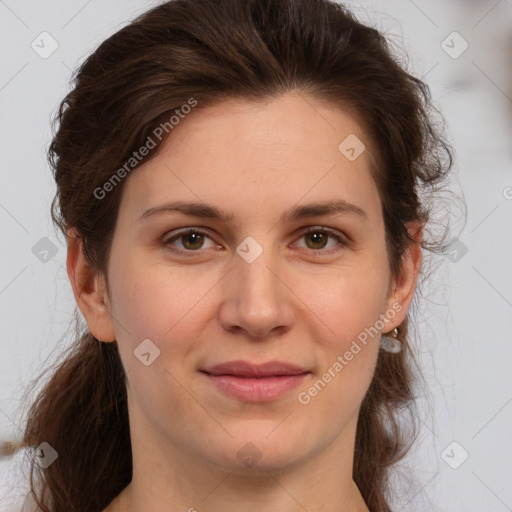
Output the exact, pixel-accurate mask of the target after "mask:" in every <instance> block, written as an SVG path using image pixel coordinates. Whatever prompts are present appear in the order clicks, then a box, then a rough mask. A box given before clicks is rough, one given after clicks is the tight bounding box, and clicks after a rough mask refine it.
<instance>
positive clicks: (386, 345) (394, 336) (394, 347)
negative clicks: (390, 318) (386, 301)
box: [380, 327, 402, 354]
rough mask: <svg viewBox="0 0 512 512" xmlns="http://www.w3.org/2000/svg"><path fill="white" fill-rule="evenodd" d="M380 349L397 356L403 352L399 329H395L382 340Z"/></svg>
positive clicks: (382, 337)
mask: <svg viewBox="0 0 512 512" xmlns="http://www.w3.org/2000/svg"><path fill="white" fill-rule="evenodd" d="M380 348H381V349H382V350H385V351H386V352H390V353H391V354H397V353H398V352H400V351H401V350H402V343H401V342H400V340H399V339H398V329H397V328H396V327H395V328H394V329H393V330H392V331H391V332H388V333H386V334H384V335H382V336H381V338H380Z"/></svg>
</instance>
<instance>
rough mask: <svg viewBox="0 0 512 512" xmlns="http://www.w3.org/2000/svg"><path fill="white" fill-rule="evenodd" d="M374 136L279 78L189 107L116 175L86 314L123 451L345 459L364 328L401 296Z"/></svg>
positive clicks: (222, 464) (390, 320)
mask: <svg viewBox="0 0 512 512" xmlns="http://www.w3.org/2000/svg"><path fill="white" fill-rule="evenodd" d="M347 137H350V138H349V139H348V140H347V141H346V142H344V143H343V141H345V139H346V138H347ZM355 137H357V139H356V138H355ZM361 141H362V142H363V143H364V144H366V150H363V146H362V145H361ZM341 143H343V144H341ZM340 144H341V148H340ZM352 149H353V151H352ZM361 151H362V153H361ZM369 151H370V147H369V141H368V139H367V136H366V134H365V133H364V132H363V130H362V127H361V126H360V125H359V124H358V123H357V122H356V120H355V119H354V118H353V117H351V116H350V115H349V114H348V113H347V112H345V111H343V110H340V109H338V108H336V107H335V106H334V105H332V104H328V103H322V102H319V101H316V100H313V99H312V98H307V99H306V97H302V96H300V95H298V94H292V93H287V94H286V95H284V96H281V97H280V98H278V99H276V100H273V101H271V102H268V103H265V104H263V103H251V102H247V101H241V100H239V101H235V100H230V101H226V102H223V103H222V104H218V105H216V106H214V107H208V108H205V109H202V110H199V109H197V110H196V111H192V113H191V114H189V115H188V116H187V117H186V118H185V119H183V120H181V122H180V123H179V124H178V125H177V126H175V127H174V129H173V132H172V134H171V136H170V138H169V139H168V141H167V143H166V144H165V146H164V147H163V148H162V151H161V152H160V153H159V154H158V156H156V157H155V158H154V159H152V160H150V161H148V162H147V163H145V164H143V165H142V166H140V167H139V168H137V169H136V170H134V171H133V172H132V174H131V175H130V176H129V177H128V178H126V179H127V182H126V183H125V188H124V191H123V197H122V201H121V204H120V209H119V215H118V220H117V225H116V228H115V233H114V237H113V241H112V247H111V253H110V259H109V264H108V279H109V296H108V303H109V307H110V310H111V317H109V318H104V319H103V320H102V321H100V322H99V323H98V324H97V325H102V326H103V328H104V329H105V325H106V324H107V323H108V322H109V321H111V324H110V325H111V329H112V337H115V339H116V340H117V344H118V347H119V351H120V355H121V359H122V363H123V366H124V368H125V370H126V375H127V380H126V385H127V389H128V397H129V407H130V426H131V430H132V444H134V456H136V455H137V454H138V455H139V456H142V453H143V454H144V456H145V457H150V458H152V460H154V461H156V460H159V457H162V454H166V456H167V454H169V453H172V454H173V456H174V457H175V459H173V460H181V461H182V462H183V464H185V463H186V462H185V461H189V462H190V461H198V462H200V463H201V464H202V465H205V464H206V465H208V464H211V465H212V466H215V467H217V468H228V469H236V470H237V471H241V470H246V469H247V468H250V467H252V466H253V465H255V464H257V466H258V467H260V468H264V469H267V470H276V469H278V468H281V469H284V468H289V467H293V466H296V465H297V464H299V463H302V462H305V461H308V460H313V459H314V458H315V457H316V456H320V455H323V456H326V455H327V454H329V455H328V456H329V457H333V458H336V459H337V460H339V458H340V457H343V458H345V459H347V458H349V457H351V456H352V454H351V452H352V450H353V442H354V435H355V429H356V423H357V417H358V412H359V408H360V405H361V402H362V400H363V397H364V395H365V393H366V391H367V389H368V386H369V384H370V382H371V379H372V376H373V373H374V368H375V364H376V359H377V354H378V348H379V338H380V334H379V335H376V334H375V329H378V331H384V332H388V331H390V330H392V329H393V328H394V327H395V326H397V325H399V324H400V322H401V321H402V320H403V319H404V317H405V314H406V309H407V307H408V305H409V302H410V299H411V298H412V280H411V279H412V278H410V279H408V278H407V277H406V278H404V279H403V280H402V281H399V282H395V281H394V280H393V279H392V277H391V274H390V269H389V263H388V260H387V255H386V246H385V237H384V234H385V233H384V222H383V217H382V211H381V202H380V199H379V195H378V192H377V188H376V185H375V183H374V181H373V179H372V177H371V175H370V170H369V165H370V160H369ZM359 153H361V154H360V155H359V156H358V154H359ZM178 202H179V203H180V205H181V206H180V208H179V211H178V209H174V208H173V206H172V205H173V204H174V206H176V203H178ZM189 204H194V206H193V207H192V206H187V205H189ZM327 204H331V205H334V204H336V205H337V206H338V207H339V208H337V209H334V208H333V209H328V208H324V207H323V206H322V205H324V206H325V205H327ZM166 205H167V206H166ZM224 217H225V218H224ZM186 229H190V231H191V233H189V234H188V235H186V234H184V233H183V232H184V231H185V230H186ZM308 230H309V231H310V232H309V233H307V231H308ZM322 230H324V231H323V232H322ZM409 277H410V276H409ZM101 322H103V324H102V323H101ZM100 330H101V329H100ZM107 331H108V328H107ZM95 334H98V333H95ZM104 334H105V331H104ZM106 338H108V336H103V339H106ZM145 340H146V341H145ZM147 340H150V341H147ZM363 340H365V342H363ZM141 343H142V345H141ZM158 351H159V352H158ZM240 361H244V362H245V363H247V365H249V366H247V365H246V366H244V365H243V364H240V363H236V362H240ZM276 361H278V362H281V363H283V364H284V365H285V366H283V365H280V364H278V365H276V366H272V365H268V366H267V368H266V370H267V374H265V373H263V374H258V369H256V370H255V369H254V368H252V369H251V365H253V366H258V365H263V364H265V363H268V362H276ZM231 362H235V363H234V364H233V365H232V366H231V367H227V368H220V369H219V370H218V371H217V372H216V371H215V370H214V369H213V367H215V366H217V365H220V364H224V363H231ZM286 365H293V367H294V368H295V370H290V368H287V367H286ZM244 372H245V373H244ZM269 374H270V376H269ZM286 374H288V375H286ZM290 374H293V375H290ZM251 375H252V377H251ZM258 375H259V376H258ZM315 383H316V384H315ZM137 450H138V451H137Z"/></svg>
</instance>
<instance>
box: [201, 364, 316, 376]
mask: <svg viewBox="0 0 512 512" xmlns="http://www.w3.org/2000/svg"><path fill="white" fill-rule="evenodd" d="M202 371H204V372H206V373H208V374H210V375H233V376H239V377H278V376H283V375H301V374H303V373H309V372H308V371H307V370H306V369H304V368H303V367H301V366H297V365H295V364H291V363H287V362H284V361H268V362H266V363H262V364H257V363H249V362H247V361H228V362H226V363H221V364H218V365H215V366H211V367H209V368H206V369H204V370H202Z"/></svg>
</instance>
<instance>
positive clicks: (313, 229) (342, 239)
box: [162, 225, 351, 256]
mask: <svg viewBox="0 0 512 512" xmlns="http://www.w3.org/2000/svg"><path fill="white" fill-rule="evenodd" d="M319 232H320V233H325V234H327V235H328V236H329V237H331V238H335V239H336V240H337V241H338V245H341V247H338V248H337V249H307V248H306V249H304V248H300V249H302V250H305V251H307V252H309V253H313V254H322V255H330V254H334V253H337V252H340V251H341V250H342V249H344V248H346V247H348V246H349V245H350V244H351V240H350V239H349V238H348V236H347V235H345V234H344V233H343V232H341V231H338V230H336V229H333V228H328V227H326V226H319V225H317V226H307V227H304V228H301V229H299V230H298V231H297V233H296V234H295V237H296V238H295V239H297V238H298V239H300V238H302V237H304V236H305V235H307V234H308V233H319ZM189 233H199V234H202V235H205V236H207V237H208V238H210V239H211V240H212V241H213V242H215V243H217V242H216V240H215V237H214V236H212V233H211V231H210V229H209V228H205V227H202V226H192V227H186V228H179V229H177V230H172V231H170V232H168V233H166V234H165V235H164V236H163V242H162V243H163V245H164V247H167V248H169V250H171V251H172V252H175V253H178V254H182V255H190V256H192V255H193V254H194V253H198V254H199V253H201V252H202V251H203V250H202V249H198V250H197V251H192V250H186V249H177V248H171V247H170V243H171V242H173V241H176V240H178V239H179V238H180V237H181V236H183V235H187V234H189ZM169 235H171V236H169ZM295 239H294V240H295ZM217 244H218V243H217ZM218 245H219V244H218Z"/></svg>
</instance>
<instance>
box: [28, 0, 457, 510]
mask: <svg viewBox="0 0 512 512" xmlns="http://www.w3.org/2000/svg"><path fill="white" fill-rule="evenodd" d="M292 90H295V91H298V92H300V93H304V94H306V95H310V96H311V97H316V98H320V99H323V100H328V101H331V102H335V103H336V104H339V105H341V106H348V107H350V108H351V109H353V110H354V112H356V113H357V115H358V116H359V118H360V119H361V121H362V122H363V125H364V127H365V128H366V130H365V131H366V133H367V134H368V137H369V140H371V142H372V145H373V146H374V147H375V148H376V157H377V165H375V168H374V169H373V170H372V172H373V174H374V178H375V181H376V184H377V186H378V189H379V193H380V198H381V201H382V207H383V216H384V221H385V228H386V243H387V249H388V257H389V262H390V267H391V270H392V274H393V275H394V276H397V275H398V274H399V272H400V269H401V261H402V260H401V257H402V255H403V253H404V251H405V250H406V248H407V247H408V245H409V244H411V243H417V242H416V241H415V240H414V239H413V238H412V237H411V236H410V235H409V233H408V232H407V230H406V228H405V226H404V223H406V222H407V221H411V220H418V219H419V220H420V221H422V222H424V223H427V221H429V222H430V221H431V212H432V210H431V208H432V205H431V204H430V203H429V202H427V201H425V200H420V198H421V197H422V194H423V195H424V196H423V197H427V195H428V194H431V195H432V197H435V195H436V193H437V190H439V189H440V187H441V184H442V183H443V182H444V181H445V178H446V177H447V175H448V172H449V171H450V169H451V167H452V150H451V148H450V146H449V145H448V144H447V143H446V141H445V140H444V139H443V134H442V131H441V130H440V129H439V127H438V126H437V124H436V122H435V121H434V115H437V114H438V113H437V111H436V110H435V109H434V108H433V106H432V103H431V97H430V91H429V88H428V86H427V85H426V84H425V83H423V82H422V81H421V80H419V79H418V78H415V77H414V76H412V75H411V74H409V73H408V72H407V71H405V69H404V67H403V66H402V65H401V64H400V62H399V59H398V58H397V57H396V56H394V55H393V53H392V52H391V50H390V47H389V43H388V42H387V41H386V39H385V38H384V36H383V35H382V34H381V33H380V32H379V31H377V30H376V29H374V28H371V27H369V26H366V25H364V24H361V23H360V22H358V21H357V20H356V18H355V17H354V16H353V14H351V13H350V12H349V11H348V10H347V8H346V7H344V6H343V5H340V4H336V3H334V2H331V1H329V0H173V1H170V2H167V3H164V4H162V5H160V6H157V7H155V8H153V9H152V10H150V11H148V12H146V13H145V14H143V15H142V16H140V17H139V18H137V19H136V20H134V21H133V22H132V23H130V24H129V25H128V26H126V27H124V28H123V29H121V30H120V31H118V32H117V33H115V34H114V35H113V36H111V37H109V38H108V39H107V40H105V41H104V42H103V43H102V44H101V45H100V46H99V47H98V48H97V49H96V51H95V52H94V53H93V54H92V55H90V56H89V57H88V58H87V59H86V60H85V62H84V63H83V65H82V66H81V67H80V68H79V69H78V70H77V71H76V72H75V76H74V83H73V88H72V90H71V92H70V93H69V94H68V95H67V96H66V98H65V99H64V100H63V102H62V104H61V106H60V109H59V112H58V114H57V116H56V123H57V125H58V126H57V130H56V132H55V135H54V138H53V141H52V143H51V146H50V148H49V153H48V158H49V162H50V164H51V167H52V169H53V171H54V177H55V181H56V183H57V194H56V196H55V199H54V201H53V204H52V218H53V220H54V222H55V224H56V226H58V227H59V228H60V229H61V230H62V232H63V233H66V232H67V230H68V229H70V228H74V229H76V232H77V233H78V235H79V236H80V237H81V239H82V241H83V246H84V253H85V256H86V258H87V260H88V262H89V263H90V264H91V265H92V266H93V268H95V269H96V270H97V271H98V272H100V273H103V274H104V275H105V274H106V272H105V269H106V263H107V260H108V256H109V249H110V243H111V240H112V236H113V232H114V228H115V223H116V216H117V212H118V206H119V202H120V198H121V193H122V190H123V184H124V182H125V181H126V179H129V177H124V179H123V180H118V182H116V183H115V184H114V186H112V187H109V192H108V193H107V194H104V197H101V198H98V189H99V188H101V187H103V185H104V184H105V183H106V182H107V181H109V180H111V179H112V176H113V174H114V173H115V172H116V170H118V169H120V168H122V167H123V165H125V164H126V162H127V161H129V159H130V158H131V157H132V156H133V152H134V151H136V150H137V149H138V148H140V147H142V146H143V145H144V144H145V143H146V141H147V140H148V137H152V134H154V133H155V132H154V130H155V128H157V127H158V126H160V125H161V123H162V122H165V121H166V120H169V118H170V116H171V115H173V113H174V112H175V111H176V109H180V108H181V107H182V106H183V105H186V104H187V103H189V102H190V100H191V98H193V99H194V101H197V104H198V105H199V106H198V107H197V108H201V107H202V106H207V105H211V104H213V103H215V102H219V101H222V100H223V99H228V98H233V97H237V98H243V99H248V100H265V99H271V98H274V97H277V96H279V95H281V94H283V93H285V92H287V91H292ZM189 104H190V103H189ZM171 132H172V131H171V130H168V133H169V134H170V133H171ZM167 135H168V134H167V132H166V133H165V136H164V137H162V138H161V140H156V141H155V142H156V147H155V148H154V149H152V152H151V154H150V155H149V156H148V157H147V158H146V159H145V160H144V161H147V160H148V159H149V158H151V157H152V156H154V155H155V154H156V153H157V150H158V148H159V147H161V144H162V143H163V142H164V141H165V139H166V137H167ZM154 139H155V137H153V140H154ZM340 142H341V141H340ZM125 169H126V168H125ZM111 183H112V182H111ZM95 191H96V192H95ZM441 242H442V241H437V242H435V241H430V242H429V241H423V242H421V245H422V247H423V248H424V249H428V250H431V251H435V250H437V249H439V248H441V247H442V243H441ZM105 277H106V275H105ZM79 334H80V335H79V336H77V341H76V342H75V343H74V344H73V345H72V346H71V347H70V348H69V350H68V351H67V352H66V353H65V354H63V356H62V359H63V360H62V361H60V362H59V364H58V365H55V366H54V367H52V368H51V375H50V377H49V379H48V380H47V381H46V382H45V384H44V387H43V388H42V391H41V392H40V394H39V395H38V396H37V399H36V400H35V401H34V402H33V404H32V405H31V408H30V410H29V414H28V419H27V424H26V431H25V434H24V438H23V442H22V446H25V447H36V446H38V445H39V444H40V443H42V442H47V443H49V444H50V445H51V446H52V447H53V448H54V449H55V450H56V451H57V453H58V458H57V460H56V461H55V462H54V463H53V464H51V465H50V466H49V467H48V468H46V469H44V470H41V469H40V468H39V467H38V465H37V464H35V463H32V466H31V478H30V480H31V489H32V495H33V497H34V499H35V500H36V502H37V504H38V506H39V507H40V508H41V510H43V511H44V512H50V511H51V512H86V511H87V512H96V511H98V512H99V511H102V510H103V509H104V508H105V507H106V506H107V505H108V504H109V503H110V502H111V501H112V500H113V499H114V498H115V497H116V496H117V495H118V494H119V493H120V492H121V491H122V489H123V488H124V487H125V486H126V485H127V484H128V483H129V482H130V480H131V472H132V459H131V447H130V432H129V425H128V413H127V404H126V388H125V374H124V370H123V366H122V364H121V361H120V358H119V354H118V350H117V346H116V343H100V342H98V340H96V339H95V338H94V337H93V336H92V334H91V333H90V332H89V331H88V330H86V329H85V330H83V331H82V332H80V331H79ZM399 336H400V341H401V342H402V344H403V346H404V350H402V351H401V352H399V353H397V354H389V353H387V352H383V351H381V352H380V353H379V357H378V362H377V367H376V370H375V375H374V378H373V381H372V383H371V385H370V387H369V390H368V392H367V394H366V396H365V398H364V401H363V403H362V406H361V410H360V416H359V422H358V427H357V436H356V446H355V457H354V469H353V478H354V481H355V483H356V484H357V486H358V487H359V489H360V492H361V494H362V496H363V498H364V499H365V501H366V503H367V505H368V507H369V508H370V509H371V510H372V512H388V511H389V510H390V508H389V504H388V500H389V493H390V491H391V489H390V485H389V484H390V482H389V471H390V469H391V467H392V466H393V465H394V464H395V463H396V462H397V461H399V460H400V459H401V458H403V457H404V455H405V454H406V452H407V450H408V449H409V447H410V445H411V443H412V441H411V439H412V436H413V435H414V433H415V431H416V429H415V424H414V421H412V420H413V419H414V418H411V422H409V427H410V428H411V433H410V435H407V436H406V435H405V431H404V430H403V425H402V426H401V424H400V421H399V416H400V414H401V413H402V412H403V410H410V407H411V406H412V405H413V403H414V392H413V385H414V383H415V382H416V380H417V377H418V376H419V375H420V374H419V373H417V372H414V371H413V367H414V366H415V365H416V363H415V360H414V355H413V354H412V351H411V349H410V345H409V342H408V338H409V336H408V317H407V318H406V320H405V321H404V322H403V323H402V325H401V326H400V335H399ZM408 408H409V409H408ZM36 476H37V477H38V479H39V483H40V486H41V489H40V491H38V490H37V489H36V485H35V484H36V482H35V477H36ZM36 491H37V492H36Z"/></svg>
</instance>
